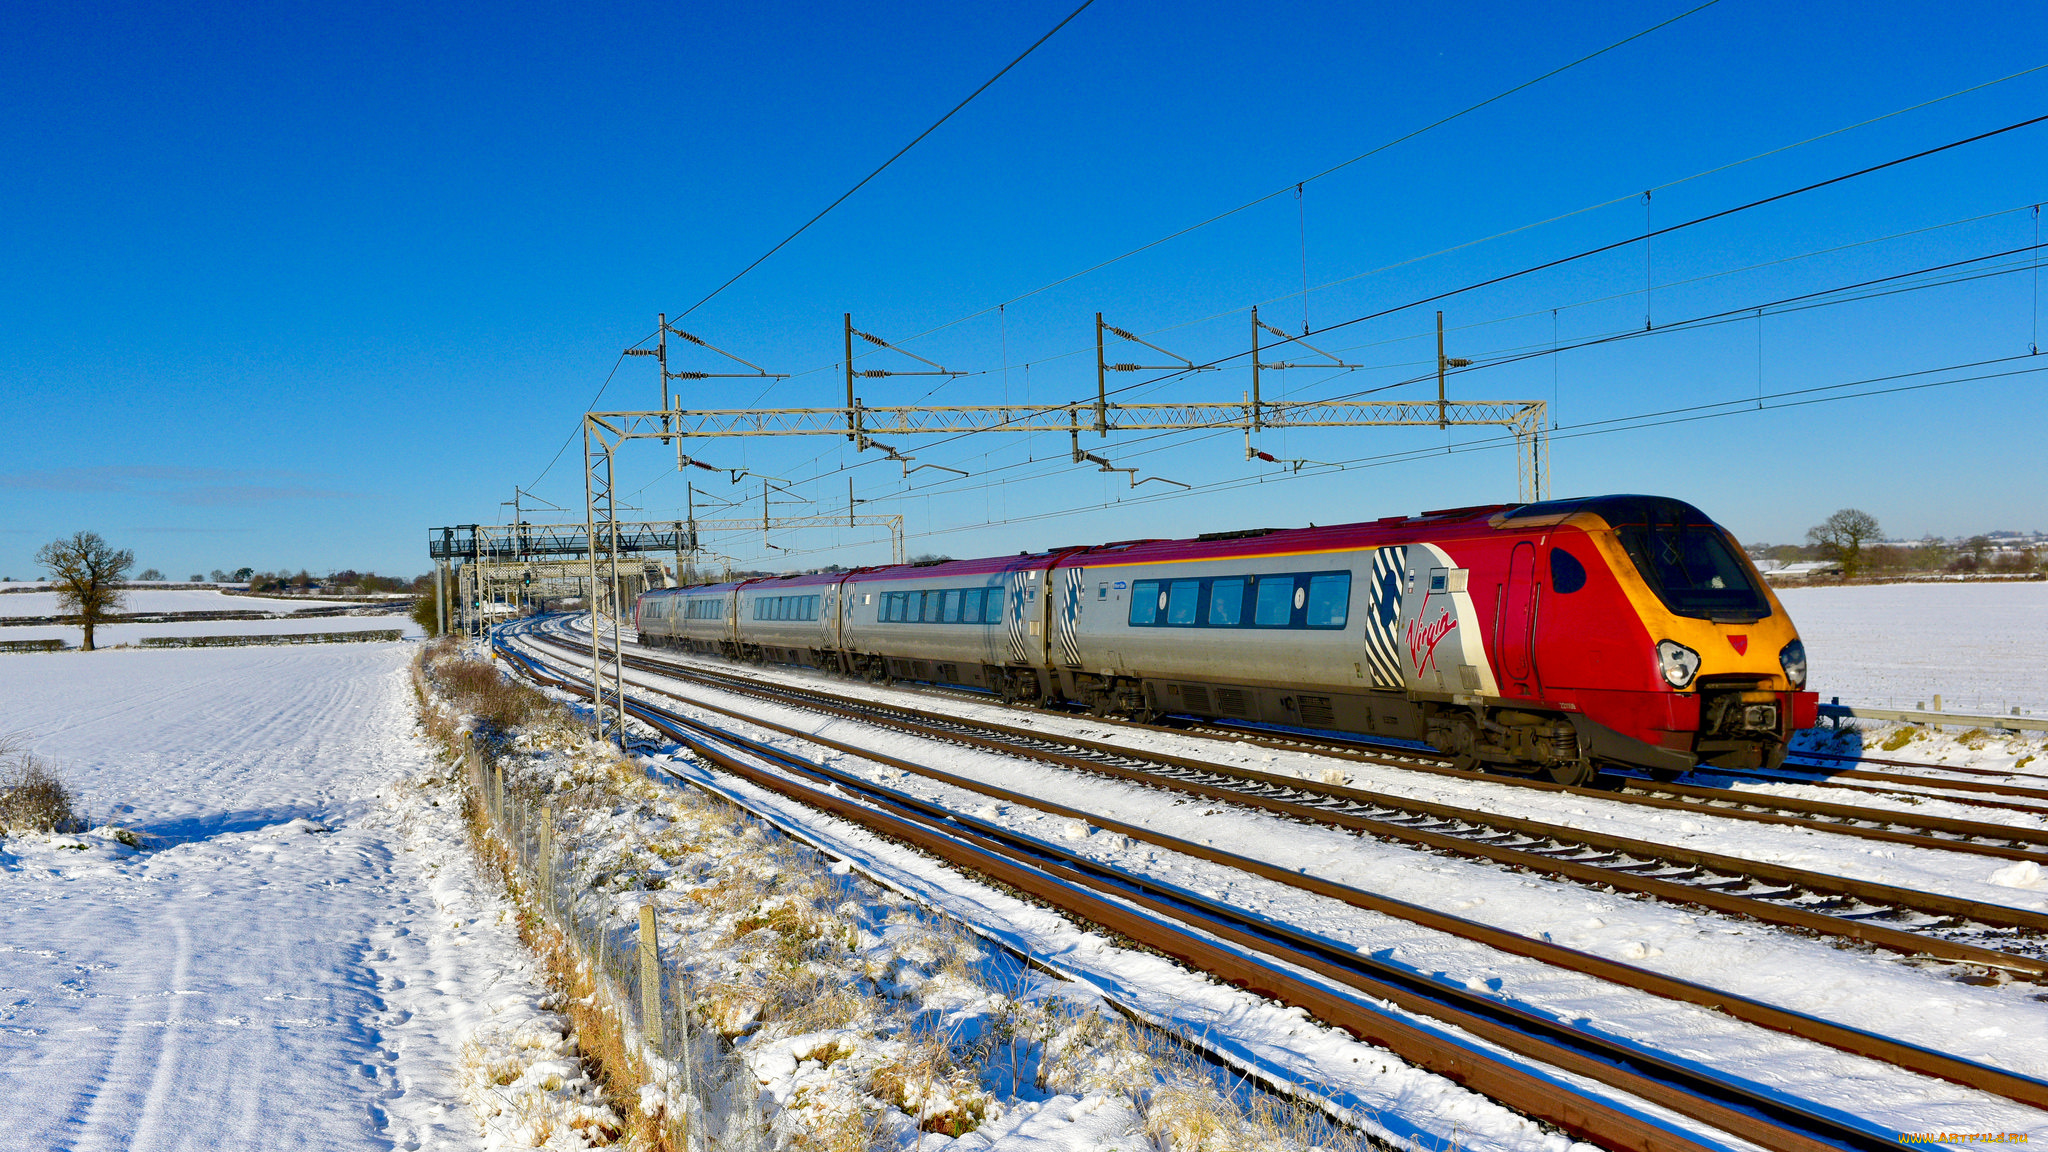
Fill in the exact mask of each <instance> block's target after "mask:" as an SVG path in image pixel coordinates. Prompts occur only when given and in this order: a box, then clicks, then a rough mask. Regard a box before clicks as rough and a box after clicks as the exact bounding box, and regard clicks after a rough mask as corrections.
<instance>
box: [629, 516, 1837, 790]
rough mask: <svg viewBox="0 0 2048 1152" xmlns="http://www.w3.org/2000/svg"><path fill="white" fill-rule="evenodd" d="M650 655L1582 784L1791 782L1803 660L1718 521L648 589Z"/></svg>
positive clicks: (1809, 697) (1113, 550) (1215, 540)
mask: <svg viewBox="0 0 2048 1152" xmlns="http://www.w3.org/2000/svg"><path fill="white" fill-rule="evenodd" d="M635 624H636V625H637V627H638V628H639V631H640V637H641V640H642V642H643V643H646V644H651V645H658V646H667V647H674V648H680V649H686V650H689V651H694V652H700V653H707V654H716V655H723V656H727V657H731V658H734V659H740V660H752V661H764V662H772V663H782V664H797V665H805V666H809V667H815V668H822V669H827V670H830V671H835V672H839V673H843V674H847V675H854V676H864V677H867V678H868V679H871V680H877V681H886V680H895V679H901V680H920V681H930V682H934V683H941V684H956V685H965V686H970V687H976V688H984V689H988V690H990V691H993V692H996V693H999V694H1000V695H1001V696H1002V697H1003V698H1004V699H1005V700H1007V701H1036V702H1040V703H1046V704H1055V703H1060V702H1071V703H1075V704H1080V705H1085V706H1089V707H1092V708H1093V709H1094V711H1095V712H1096V713H1098V714H1107V713H1117V714H1122V715H1134V716H1140V717H1145V716H1163V715H1168V714H1178V715H1186V716H1196V717H1202V718H1206V719H1215V720H1226V721H1228V720H1240V721H1251V722H1257V723H1265V724H1275V725H1284V726H1289V727H1299V728H1315V729H1326V730H1333V731H1338V732H1354V733H1364V734H1368V735H1372V736H1379V737H1388V738H1393V739H1399V740H1408V741H1420V742H1423V743H1426V744H1428V745H1430V746H1431V747H1434V748H1436V749H1438V750H1440V751H1442V752H1444V753H1446V754H1449V755H1451V756H1453V757H1455V758H1456V760H1457V761H1458V762H1459V763H1460V764H1463V765H1466V766H1471V767H1478V766H1485V767H1491V768H1494V769H1497V770H1506V771H1512V772H1522V773H1538V772H1542V773H1547V774H1548V775H1549V776H1550V777H1551V778H1553V779H1556V780H1560V781H1565V782H1570V783H1589V782H1591V781H1592V780H1593V778H1594V776H1595V774H1596V773H1597V772H1598V771H1599V769H1600V768H1601V767H1602V766H1617V767H1632V768H1638V769H1643V770H1647V771H1649V772H1651V773H1653V774H1655V775H1657V776H1669V775H1675V774H1677V773H1680V772H1683V771H1685V770H1687V769H1690V768H1692V767H1694V766H1695V765H1701V764H1706V765H1713V766H1719V767H1728V768H1747V767H1758V766H1774V765H1776V764H1777V763H1778V762H1779V761H1781V760H1782V759H1783V758H1784V755H1785V748H1786V741H1787V740H1788V739H1789V737H1790V736H1791V734H1792V733H1793V732H1794V731H1796V730H1797V729H1800V728H1806V727H1811V726H1812V725H1813V723H1814V720H1815V711H1816V707H1815V706H1816V703H1817V698H1816V696H1815V694H1814V693H1811V692H1807V691H1805V688H1806V650H1805V648H1804V646H1803V645H1802V644H1801V643H1800V641H1799V634H1798V632H1797V631H1796V630H1795V629H1794V628H1793V626H1792V621H1791V620H1790V619H1788V618H1787V617H1786V615H1785V609H1784V607H1783V606H1782V605H1781V604H1779V603H1778V600H1777V597H1775V596H1773V595H1772V594H1771V590H1770V589H1769V588H1768V587H1766V586H1765V584H1764V582H1763V581H1762V580H1761V579H1760V578H1759V577H1758V576H1757V573H1756V569H1755V568H1754V567H1753V566H1752V565H1751V564H1750V563H1749V560H1748V559H1747V558H1746V557H1745V556H1744V555H1743V552H1742V549H1741V548H1740V547H1739V546H1738V545H1737V544H1736V542H1735V541H1734V540H1733V538H1731V537H1730V536H1729V534H1728V533H1727V532H1726V531H1725V530H1724V529H1722V528H1721V527H1720V526H1719V525H1717V524H1715V523H1714V522H1713V521H1712V520H1709V519H1708V518H1707V517H1706V516H1705V515H1704V514H1702V513H1701V512H1700V511H1699V510H1698V509H1695V508H1693V507H1692V506H1691V505H1689V504H1685V503H1683V502H1681V501H1678V500H1672V499H1668V498H1665V497H1660V496H1602V497H1595V498H1592V499H1581V500H1554V501H1548V502H1545V503H1538V504H1523V505H1519V506H1516V505H1494V506H1488V507H1479V508H1456V509H1451V510H1447V511H1439V512H1425V513H1423V514H1421V515H1419V516H1390V517H1387V518H1386V519H1383V520H1375V521H1372V522H1370V523H1364V524H1344V525H1337V526H1334V527H1320V528H1319V527H1310V528H1299V529H1254V530H1250V531H1240V532H1215V533H1210V534H1207V535H1203V536H1198V537H1196V538H1195V539H1193V540H1124V541H1118V542H1116V543H1113V544H1100V545H1095V546H1091V547H1071V548H1055V549H1052V550H1051V551H1047V552H1031V553H1019V554H1017V555H1015V556H1004V557H994V558H990V559H986V560H947V561H941V562H935V563H929V564H912V565H893V566H889V567H882V568H867V569H858V570H855V571H852V572H835V573H826V574H818V575H809V576H785V577H779V578H776V577H771V578H765V579H756V580H747V581H743V582H740V583H728V584H711V585H703V586H699V587H694V588H670V589H661V590H656V591H651V592H648V593H646V594H645V595H643V596H641V597H640V600H639V603H638V605H637V607H636V611H635Z"/></svg>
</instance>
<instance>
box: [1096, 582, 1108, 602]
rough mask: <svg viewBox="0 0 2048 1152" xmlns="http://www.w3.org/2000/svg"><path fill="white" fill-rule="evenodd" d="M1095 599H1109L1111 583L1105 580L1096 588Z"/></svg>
mask: <svg viewBox="0 0 2048 1152" xmlns="http://www.w3.org/2000/svg"><path fill="white" fill-rule="evenodd" d="M1095 598H1096V599H1097V600H1107V599H1109V581H1107V580H1104V581H1103V582H1102V583H1100V584H1097V585H1096V586H1095Z"/></svg>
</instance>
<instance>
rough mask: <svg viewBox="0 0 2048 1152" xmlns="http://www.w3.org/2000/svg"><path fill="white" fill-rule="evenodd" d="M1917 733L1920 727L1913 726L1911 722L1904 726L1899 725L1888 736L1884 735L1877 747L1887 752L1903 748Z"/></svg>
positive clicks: (1918, 733)
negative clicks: (1882, 741)
mask: <svg viewBox="0 0 2048 1152" xmlns="http://www.w3.org/2000/svg"><path fill="white" fill-rule="evenodd" d="M1919 735H1920V729H1918V728H1916V727H1914V726H1913V725H1911V724H1908V725H1905V726H1904V727H1901V728H1900V729H1899V730H1898V731H1897V732H1894V733H1892V734H1891V735H1890V736H1887V737H1885V739H1884V743H1882V744H1879V745H1878V747H1879V748H1882V749H1884V750H1885V751H1887V752H1897V751H1898V750H1899V749H1901V748H1904V747H1905V746H1906V745H1908V744H1911V743H1912V742H1913V740H1914V738H1916V737H1917V736H1919Z"/></svg>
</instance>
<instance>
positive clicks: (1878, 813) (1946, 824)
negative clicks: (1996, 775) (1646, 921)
mask: <svg viewBox="0 0 2048 1152" xmlns="http://www.w3.org/2000/svg"><path fill="white" fill-rule="evenodd" d="M1097 719H1100V718H1099V717H1098V718H1097ZM1140 727H1147V728H1150V727H1155V726H1153V725H1140ZM1166 730H1167V731H1174V732H1180V733H1181V734H1183V735H1197V736H1201V737H1203V738H1205V739H1228V738H1229V737H1226V736H1222V735H1211V734H1209V733H1204V732H1197V731H1191V730H1189V729H1174V728H1167V729H1166ZM1240 731H1244V730H1241V729H1231V728H1218V729H1216V732H1218V733H1225V732H1227V733H1231V734H1232V735H1235V734H1236V733H1238V732H1240ZM1232 743H1241V744H1257V745H1259V746H1262V747H1289V748H1294V749H1297V750H1310V751H1313V752H1314V753H1315V754H1317V755H1327V756H1331V757H1333V758H1335V759H1343V760H1358V761H1362V762H1364V763H1369V764H1383V765H1387V766H1389V767H1400V768H1408V769H1412V770H1414V771H1418V772H1426V773H1429V774H1430V775H1435V776H1450V777H1456V778H1460V779H1466V780H1485V781H1488V782H1491V783H1500V784H1507V785H1509V786H1511V787H1517V788H1533V789H1536V790H1538V791H1544V792H1568V793H1571V794H1573V795H1579V796H1590V797H1595V798H1605V799H1610V800H1611V799H1617V798H1618V799H1620V800H1622V802H1624V803H1631V804H1642V805H1644V806H1645V807H1651V808H1663V809H1667V810H1679V811H1691V812H1699V811H1708V812H1712V813H1714V814H1715V815H1721V816H1730V817H1733V818H1736V819H1742V820H1755V821H1757V822H1760V823H1766V824H1792V825H1797V826H1799V827H1805V828H1819V829H1823V830H1826V831H1830V832H1843V833H1846V834H1848V835H1852V836H1862V837H1864V838H1866V839H1872V840H1889V841H1893V842H1896V843H1914V844H1920V845H1923V846H1927V847H1939V848H1945V849H1950V850H1953V851H1958V852H1973V853H1977V854H1981V855H1987V856H2003V857H2006V858H2008V859H2020V860H2034V861H2037V862H2041V863H2048V854H2044V853H2043V852H2041V851H2039V850H2035V849H2025V848H2014V847H2005V846H2000V845H1993V844H1976V843H1972V842H1970V841H1962V840H1949V839H1945V838H1942V837H1937V836H1922V835H1915V834H1912V833H1902V832H1892V831H1889V830H1887V829H1883V828H1862V827H1857V826H1856V825H1854V824H1845V823H1842V822H1843V821H1868V822H1870V823H1873V824H1894V825H1900V826H1903V827H1909V828H1920V829H1924V830H1925V831H1928V832H1948V833H1951V834H1953V835H1957V836H1976V837H1979V838H1982V839H1988V840H2008V841H2015V842H2019V843H2026V844H2034V845H2041V846H2048V829H2041V828H2025V827H2019V826H2015V825H2009V824H1990V823H1985V822H1982V821H1976V820H1962V819H1958V818H1956V817H1952V816H1933V815H1926V814H1921V813H1916V812H1901V811H1898V810H1896V809H1891V808H1861V807H1856V806H1853V805H1845V804H1836V803H1833V802H1831V801H1826V800H1804V799H1799V798H1797V797H1790V796H1759V795H1756V794H1754V793H1747V792H1737V791H1735V790H1734V789H1732V788H1716V787H1709V786H1703V785H1698V784H1677V783H1664V782H1662V781H1642V780H1639V779H1637V778H1636V777H1633V776H1622V777H1617V778H1616V779H1618V780H1621V781H1625V782H1626V785H1625V786H1626V787H1628V788H1629V789H1630V790H1629V791H1626V792H1616V791H1611V790H1608V789H1604V788H1587V787H1584V786H1582V785H1575V784H1558V783H1555V782H1553V781H1549V780H1536V779H1531V778H1529V777H1526V776H1504V775H1501V774H1498V773H1491V772H1477V771H1473V770H1471V769H1466V768H1454V767H1452V766H1450V765H1449V764H1448V763H1445V762H1443V761H1441V760H1438V759H1437V758H1436V757H1434V756H1431V755H1430V754H1429V753H1426V752H1422V751H1420V750H1419V749H1418V750H1414V751H1412V752H1411V751H1409V750H1407V749H1400V750H1399V752H1398V753H1397V755H1398V756H1399V758H1398V759H1396V758H1392V757H1389V756H1387V755H1385V754H1384V753H1383V754H1381V755H1374V754H1373V753H1372V752H1370V751H1365V750H1366V749H1386V748H1387V746H1386V745H1381V744H1376V743H1374V742H1372V741H1366V740H1357V741H1352V740H1335V739H1332V740H1330V741H1327V742H1317V741H1314V740H1313V739H1304V740H1302V741H1299V742H1297V741H1287V740H1280V741H1271V740H1263V739H1257V738H1248V739H1242V740H1233V741H1232ZM1433 760H1434V761H1436V762H1434V763H1432V762H1431V761H1433ZM1699 770H1700V771H1709V772H1733V773H1742V774H1750V773H1748V772H1747V771H1746V770H1743V769H1724V768H1703V769H1699ZM1759 775H1760V774H1759ZM1841 775H1844V776H1846V775H1849V773H1842V774H1841ZM1863 775H1866V776H1868V777H1869V778H1874V779H1888V780H1899V781H1900V782H1902V783H1910V784H1916V785H1920V786H1923V787H1931V788H1941V787H1953V788H1955V789H1957V790H1958V791H1967V792H1992V793H2000V794H2008V795H2015V796H2030V797H2036V798H2040V799H2044V800H2048V791H2043V790H2038V789H2030V788H2018V789H2014V788H1999V787H1997V786H1994V785H1983V784H1975V785H1973V784H1971V783H1969V782H1964V781H1957V782H1954V783H1951V782H1948V781H1941V780H1928V779H1912V778H1906V777H1893V776H1879V775H1877V774H1863ZM1765 778H1767V779H1768V777H1765ZM1786 782H1787V783H1794V782H1796V783H1802V784H1812V785H1817V786H1820V787H1838V788H1843V789H1845V790H1849V791H1857V792H1866V793H1872V794H1878V795H1892V796H1897V795H1902V793H1899V792H1895V791H1887V790H1885V789H1881V788H1865V787H1860V786H1857V785H1850V784H1837V783H1835V782H1834V781H1831V780H1821V781H1786ZM1659 792H1664V793H1669V794H1670V795H1672V796H1676V797H1682V798H1683V799H1679V800H1669V799H1665V798H1663V797H1660V796H1658V795H1656V793H1659ZM1904 795H1912V796H1913V797H1915V798H1916V799H1924V798H1929V794H1927V793H1908V794H1904ZM1932 798H1933V799H1940V800H1948V801H1951V802H1953V803H1957V804H1969V805H1972V806H1975V807H1983V808H2001V809H2008V810H2012V811H2018V812H2027V813H2036V814H2048V808H2042V807H2036V806H2033V805H2026V804H2009V803H2000V802H1996V801H1988V802H1987V801H1981V800H1972V799H1969V798H1967V797H1961V796H1934V797H1932ZM1724 805H1725V806H1727V807H1725V808H1724V807H1723V806H1724ZM1759 810H1761V811H1759ZM1772 810H1775V811H1772ZM1785 812H1793V813H1801V814H1803V816H1784V815H1780V814H1779V813H1785ZM1811 816H1831V817H1834V819H1832V820H1813V819H1806V818H1803V817H1811Z"/></svg>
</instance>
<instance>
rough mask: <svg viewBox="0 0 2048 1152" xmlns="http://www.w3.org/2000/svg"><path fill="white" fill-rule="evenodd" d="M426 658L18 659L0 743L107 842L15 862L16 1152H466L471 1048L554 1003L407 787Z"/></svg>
mask: <svg viewBox="0 0 2048 1152" xmlns="http://www.w3.org/2000/svg"><path fill="white" fill-rule="evenodd" d="M413 651H414V647H413V645H410V644H403V643H400V644H360V645H334V646H319V647H310V648H290V649H276V648H264V649H227V650H173V651H146V650H136V651H109V652H102V653H98V654H95V655H92V656H82V655H79V654H49V655H14V656H7V657H4V658H0V677H4V680H0V684H4V691H0V731H10V730H11V731H15V732H18V733H22V734H25V735H26V737H27V738H28V742H29V745H30V746H31V747H32V748H33V749H34V751H35V752H36V753H37V754H38V755H39V756H40V757H43V758H45V759H46V760H47V761H49V762H50V763H51V764H52V765H53V766H54V767H55V768H56V769H57V770H58V771H59V772H60V774H61V775H63V776H64V777H65V778H66V779H67V780H69V781H70V782H71V783H72V784H73V785H75V786H76V787H78V788H79V789H81V790H82V791H83V792H85V793H86V797H87V802H88V805H89V806H90V809H91V812H92V815H93V816H94V817H95V822H96V823H97V822H98V821H99V820H101V819H104V818H105V817H106V816H108V815H110V814H111V815H113V816H114V817H115V818H116V819H117V820H118V821H119V822H120V823H122V824H125V825H126V826H128V827H130V828H133V829H137V830H139V831H141V832H143V833H145V834H147V835H149V836H151V837H156V838H160V840H161V841H162V842H164V843H165V844H166V845H167V846H165V847H162V848H160V849H158V850H153V851H146V852H140V853H138V852H135V851H134V850H132V849H130V848H127V847H125V846H123V845H120V844H118V843H115V842H113V841H111V840H109V839H107V838H105V837H104V836H101V835H91V834H88V835H86V836H81V837H44V836H21V837H15V838H12V839H9V840H8V841H7V842H6V844H5V847H4V850H0V894H4V895H0V985H4V987H5V992H6V996H5V1000H4V1006H0V1030H4V1039H0V1048H4V1049H6V1050H7V1051H8V1053H9V1055H8V1056H7V1060H6V1075H5V1079H4V1082H5V1083H6V1084H7V1086H8V1091H6V1092H5V1093H0V1132H5V1133H7V1140H6V1143H7V1145H8V1146H10V1147H17V1148H65V1149H77V1150H80V1152H84V1150H92V1149H139V1150H142V1149H148V1150H155V1149H181V1148H192V1149H198V1148H223V1147H240V1148H258V1147H277V1148H301V1147H304V1148H333V1149H348V1148H365V1149H389V1148H394V1147H397V1148H408V1149H411V1148H422V1147H425V1148H472V1147H477V1146H478V1145H479V1140H478V1138H477V1137H476V1136H475V1132H476V1128H475V1126H474V1121H473V1119H472V1118H471V1116H470V1115H469V1113H468V1110H467V1109H465V1108H463V1107H462V1105H461V1102H460V1090H459V1086H458V1085H457V1083H456V1077H457V1073H458V1069H459V1067H460V1064H461V1052H460V1046H461V1042H462V1038H463V1037H464V1036H466V1035H468V1034H470V1032H471V1031H472V1030H473V1029H474V1027H475V1026H476V1025H477V1024H478V1023H479V1020H478V1017H479V1016H480V1015H483V1016H487V1015H488V1014H489V1011H490V1010H489V1008H487V1007H479V1006H484V1005H489V1004H490V1003H491V1002H493V1001H494V1000H497V1001H506V1002H522V1001H523V1002H528V1003H530V1002H531V1001H532V1000H533V999H534V997H535V996H537V995H538V993H537V992H536V991H535V989H534V986H533V984H532V982H531V980H530V979H529V978H528V975H527V974H526V972H525V970H524V967H523V965H524V964H525V958H524V953H523V951H521V950H520V948H519V946H518V942H517V939H516V937H515V936H513V935H512V934H511V932H510V930H509V929H508V928H505V927H503V926H500V925H498V924H496V923H494V922H492V921H491V920H490V918H489V917H487V916H485V915H483V914H482V911H481V910H480V909H479V905H478V901H477V898H476V897H474V896H473V895H471V893H472V892H473V890H474V889H475V887H476V886H475V884H474V883H473V880H472V879H470V878H468V876H467V874H466V873H465V871H464V869H466V868H467V863H466V859H465V858H464V857H463V856H462V855H461V849H460V838H459V832H458V831H457V829H456V824H455V820H454V816H453V813H452V811H450V810H447V809H440V808H435V807H433V806H432V805H431V803H429V802H424V801H421V800H419V799H418V795H419V794H418V792H417V790H414V789H409V788H408V787H407V786H406V785H404V784H403V781H405V780H406V779H407V778H409V777H412V776H416V775H418V774H419V773H421V772H422V771H425V770H427V769H428V768H429V767H430V764H429V760H428V754H427V751H426V748H425V746H424V745H423V744H422V743H421V742H419V741H418V740H417V739H416V738H415V737H414V735H413V719H412V714H411V709H410V704H409V699H410V695H411V689H410V685H409V682H408V680H407V678H406V661H407V659H408V657H409V656H410V655H411V653H412V652H413Z"/></svg>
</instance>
